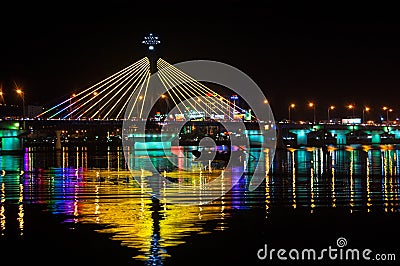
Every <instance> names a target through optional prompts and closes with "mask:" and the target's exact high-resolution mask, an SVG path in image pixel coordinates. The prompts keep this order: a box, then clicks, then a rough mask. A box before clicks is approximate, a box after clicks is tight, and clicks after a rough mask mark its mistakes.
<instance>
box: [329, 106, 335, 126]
mask: <svg viewBox="0 0 400 266" xmlns="http://www.w3.org/2000/svg"><path fill="white" fill-rule="evenodd" d="M333 109H335V106H333V105H331V106H329V108H328V123H329V122H330V121H331V116H330V111H331V110H333Z"/></svg>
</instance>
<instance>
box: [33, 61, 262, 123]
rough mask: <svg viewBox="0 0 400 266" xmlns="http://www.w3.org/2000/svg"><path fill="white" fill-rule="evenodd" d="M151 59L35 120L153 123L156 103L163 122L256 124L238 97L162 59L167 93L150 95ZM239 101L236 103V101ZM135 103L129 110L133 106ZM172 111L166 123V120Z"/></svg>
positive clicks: (160, 76)
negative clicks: (147, 111) (148, 110)
mask: <svg viewBox="0 0 400 266" xmlns="http://www.w3.org/2000/svg"><path fill="white" fill-rule="evenodd" d="M150 64H151V62H150V59H149V58H148V57H144V58H142V59H140V60H138V61H136V62H135V63H133V64H131V65H129V66H128V67H125V68H124V69H122V70H120V71H118V72H117V73H115V74H113V75H111V76H109V77H107V78H105V79H104V80H101V81H99V82H97V83H96V84H94V85H92V86H89V87H87V88H85V89H83V90H81V91H80V92H77V93H74V94H71V95H70V96H69V97H67V98H66V99H64V100H63V101H61V102H59V103H57V104H56V105H54V106H52V107H50V108H48V109H47V110H45V111H44V112H42V113H41V114H39V115H38V116H37V117H36V118H38V119H56V120H120V119H138V120H143V119H149V117H148V116H147V114H144V112H143V109H144V106H146V101H149V100H150V99H151V101H152V102H154V100H155V99H156V101H157V102H158V104H157V105H156V106H154V108H153V109H154V110H153V111H154V112H155V113H154V114H152V115H153V118H154V115H157V114H158V115H159V116H161V119H162V120H164V119H165V118H166V119H167V120H176V119H178V120H206V119H213V120H225V121H233V120H238V119H243V118H244V116H245V119H247V120H252V119H254V118H255V117H254V115H252V114H251V111H250V112H249V110H245V109H244V108H242V107H241V106H239V105H238V104H237V99H238V98H237V96H236V95H233V96H228V97H227V96H223V95H221V94H220V93H218V92H216V91H215V90H213V89H211V88H209V87H207V86H205V85H204V84H202V83H201V82H199V81H196V80H195V79H194V78H192V77H190V76H189V75H187V74H185V73H184V72H183V71H181V70H179V69H178V68H176V67H174V66H173V65H171V64H169V63H168V62H166V61H165V60H163V59H162V58H159V59H158V60H157V62H156V64H157V70H158V71H157V72H156V73H155V74H153V75H154V78H155V79H158V80H159V83H160V84H162V85H163V86H164V88H163V90H161V91H163V93H162V94H158V93H157V92H155V91H151V90H149V83H150V80H151V79H150V77H151V75H152V74H151V72H150ZM235 97H236V98H235ZM130 101H132V104H131V105H130V106H129V110H127V109H128V103H129V102H130ZM170 110H172V111H173V112H172V113H170V114H169V115H168V116H167V117H166V116H165V115H166V113H168V112H169V111H170ZM158 118H159V119H160V117H158Z"/></svg>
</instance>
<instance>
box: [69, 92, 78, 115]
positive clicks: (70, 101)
mask: <svg viewBox="0 0 400 266" xmlns="http://www.w3.org/2000/svg"><path fill="white" fill-rule="evenodd" d="M75 97H76V94H75V93H73V94H72V95H71V97H69V115H70V116H69V119H72V115H71V113H72V99H73V98H75Z"/></svg>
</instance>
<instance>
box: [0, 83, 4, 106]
mask: <svg viewBox="0 0 400 266" xmlns="http://www.w3.org/2000/svg"><path fill="white" fill-rule="evenodd" d="M0 100H1V103H3V104H4V93H3V90H2V89H1V87H0Z"/></svg>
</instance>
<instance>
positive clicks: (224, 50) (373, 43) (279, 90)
mask: <svg viewBox="0 0 400 266" xmlns="http://www.w3.org/2000/svg"><path fill="white" fill-rule="evenodd" d="M131 2H134V1H131ZM260 2H262V1H260ZM278 2H280V3H281V4H280V5H279V6H278V5H276V4H268V3H273V2H265V3H267V4H265V3H264V4H261V3H257V4H255V3H253V4H252V3H251V1H226V2H223V3H220V2H218V1H187V2H179V3H180V4H179V5H178V4H172V3H173V2H171V1H163V2H160V3H161V4H160V3H157V2H154V3H152V2H149V1H142V3H141V4H132V3H131V4H109V3H108V4H107V5H106V4H102V3H95V5H92V6H78V5H76V6H72V5H65V6H63V5H62V4H57V5H54V6H44V5H43V6H40V5H37V4H35V5H31V6H26V5H24V6H23V5H22V4H20V5H17V4H15V5H8V6H4V5H3V6H2V7H1V8H0V10H1V16H0V17H1V23H0V32H1V40H0V83H1V84H2V86H3V91H4V93H5V94H6V95H5V100H6V102H9V103H12V102H16V101H17V98H16V97H15V92H14V84H18V85H19V86H21V87H22V88H23V89H24V91H25V95H26V101H27V102H28V103H29V104H43V105H46V104H48V103H53V102H54V103H55V102H57V101H59V100H60V99H62V97H65V96H68V95H70V94H71V93H72V92H73V91H77V90H78V91H79V90H80V89H83V88H85V87H88V86H89V85H92V84H94V83H96V82H98V81H100V80H102V79H104V78H106V77H108V76H110V75H112V74H114V73H115V72H117V71H119V70H121V69H122V68H124V67H126V66H128V65H130V64H132V63H133V62H135V61H137V60H139V59H141V58H142V57H144V56H145V55H146V52H145V47H143V45H142V44H141V41H142V39H143V37H144V36H145V35H147V34H148V33H149V32H153V33H154V34H156V35H158V36H159V37H160V39H161V41H162V44H161V45H160V46H159V50H158V52H159V54H160V56H161V57H162V58H163V59H165V60H166V61H168V62H170V63H178V62H182V61H185V60H193V59H208V60H216V61H220V62H224V63H227V64H230V65H232V66H234V67H237V68H239V69H240V70H242V71H243V72H245V73H246V74H248V75H249V76H250V77H251V78H252V79H253V80H254V81H255V82H256V83H257V84H258V85H259V87H261V88H262V89H263V91H264V92H265V95H266V97H267V98H268V99H269V100H270V102H271V106H272V109H273V111H274V113H275V116H276V117H277V118H278V119H280V118H284V117H287V112H288V111H287V110H288V108H287V106H288V105H289V103H291V102H294V103H296V104H297V106H298V107H297V109H296V110H295V112H293V113H292V116H294V118H296V116H298V117H297V118H298V119H303V118H305V119H306V118H309V117H306V115H312V114H311V113H310V112H309V110H307V108H306V104H307V102H308V101H309V100H313V101H315V102H316V106H317V107H316V108H317V116H318V118H321V119H323V118H325V117H326V112H327V111H326V110H327V108H328V106H329V105H331V104H334V105H336V106H337V111H336V112H338V113H342V114H343V115H346V114H347V111H346V110H345V105H347V104H349V103H355V104H356V106H357V110H356V112H358V113H361V108H362V106H363V105H366V104H367V105H369V106H370V107H371V108H373V111H374V112H373V113H371V114H370V115H371V116H372V117H371V118H375V117H377V116H378V115H379V114H380V113H382V111H380V110H379V109H380V108H381V107H382V106H383V105H388V106H390V107H392V108H393V109H394V110H395V112H396V114H400V97H399V96H400V93H399V89H398V88H400V72H399V70H400V61H399V59H400V41H399V36H400V35H399V33H400V27H399V26H400V21H399V17H400V16H399V15H398V14H397V13H396V12H397V10H398V9H397V8H396V7H395V6H390V5H387V6H384V5H383V4H381V5H377V4H375V5H372V4H365V3H363V4H360V5H353V6H350V5H349V4H348V3H347V4H346V2H343V4H341V2H340V1H339V2H334V1H332V2H327V1H319V2H323V3H324V6H321V5H318V4H316V3H318V2H306V3H308V4H296V5H294V4H292V3H291V4H287V5H283V4H282V2H281V1H278ZM185 3H186V5H185ZM329 3H330V4H329ZM360 3H362V2H360Z"/></svg>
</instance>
